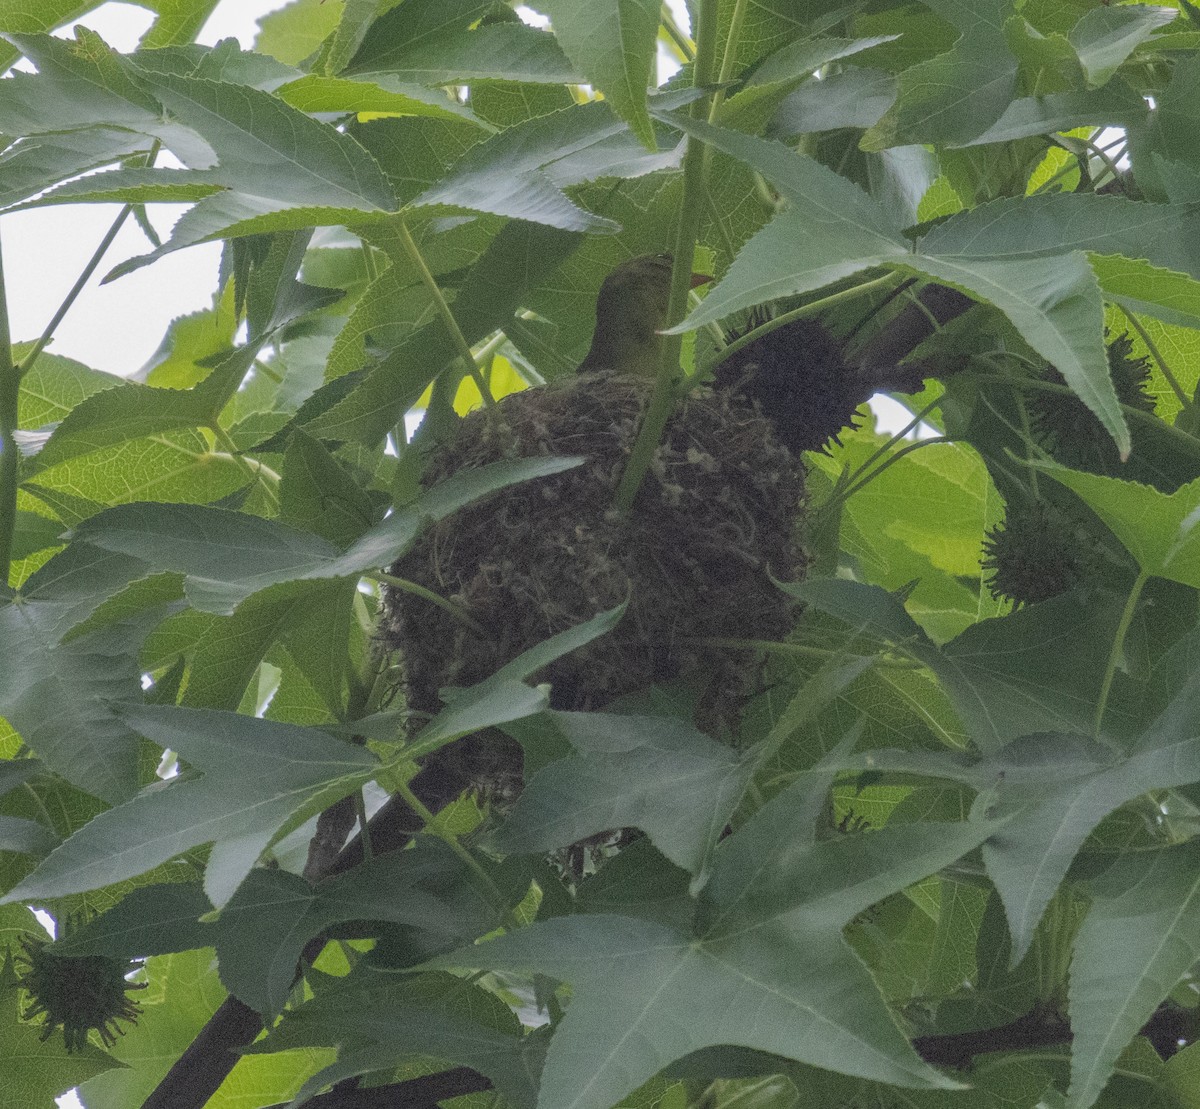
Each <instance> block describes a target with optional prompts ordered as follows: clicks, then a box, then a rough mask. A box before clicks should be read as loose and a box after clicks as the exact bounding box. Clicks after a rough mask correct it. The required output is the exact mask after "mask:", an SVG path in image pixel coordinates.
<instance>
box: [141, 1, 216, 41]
mask: <svg viewBox="0 0 1200 1109" xmlns="http://www.w3.org/2000/svg"><path fill="white" fill-rule="evenodd" d="M219 2H220V0H147V3H146V7H148V8H150V9H151V10H152V11H155V12H157V13H158V18H157V19H156V20H155V21H154V26H153V27H151V28H150V30H149V31H147V32H146V34H145V37H144V38H143V39H142V46H144V47H149V48H155V47H166V46H169V45H171V44H173V43H177V42H187V41H188V40H189V39H192V38H194V37H195V36H196V35H197V34H199V33H200V30H201V29H202V28H203V27H204V24H205V22H207V20H208V17H209V16H210V15H211V14H212V11H213V9H214V8H215V7H216V6H217V4H218V3H219Z"/></svg>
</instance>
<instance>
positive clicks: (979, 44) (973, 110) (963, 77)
mask: <svg viewBox="0 0 1200 1109" xmlns="http://www.w3.org/2000/svg"><path fill="white" fill-rule="evenodd" d="M929 7H931V8H932V9H933V10H934V11H935V12H937V14H938V15H940V16H942V17H943V18H944V19H946V20H948V21H949V22H951V23H953V24H954V25H955V26H956V27H957V28H958V29H959V30H960V31H962V32H963V35H962V37H961V38H960V39H959V40H958V41H957V42H956V43H955V44H954V47H953V49H951V50H950V51H948V52H947V53H945V54H940V55H938V56H937V57H936V58H931V59H930V60H928V61H925V62H920V63H918V64H917V65H914V66H910V67H909V68H908V69H906V70H905V71H904V72H903V73H902V74H901V75H900V82H899V94H898V95H897V97H896V102H895V104H893V105H892V107H891V108H889V109H888V111H887V113H886V114H885V115H884V116H883V118H882V119H881V120H880V121H879V122H878V123H876V124H875V125H874V126H873V127H872V128H871V129H870V130H869V131H868V132H867V133H866V134H865V135H864V136H863V139H862V147H863V149H864V150H886V149H887V148H888V147H891V146H901V145H903V144H905V143H914V142H921V143H928V142H939V141H940V142H946V143H957V142H963V141H965V140H967V139H970V138H973V137H974V136H975V135H978V134H980V133H981V132H983V131H985V130H987V128H988V127H990V126H991V125H992V124H993V123H995V122H996V120H997V119H999V118H1000V116H1001V115H1002V114H1003V112H1004V110H1005V109H1006V108H1007V107H1008V104H1009V102H1010V101H1011V100H1012V97H1013V93H1014V92H1015V91H1016V88H1017V69H1018V66H1017V59H1016V58H1015V57H1014V56H1013V54H1012V51H1011V50H1010V48H1009V44H1008V40H1007V36H1006V35H1005V31H1004V21H1005V19H1006V18H1007V17H1008V14H1009V12H1010V11H1011V8H1010V7H1009V5H1008V4H1006V3H1004V2H1003V0H966V2H957V0H931V2H930V3H929Z"/></svg>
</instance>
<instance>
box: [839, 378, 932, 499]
mask: <svg viewBox="0 0 1200 1109" xmlns="http://www.w3.org/2000/svg"><path fill="white" fill-rule="evenodd" d="M941 403H942V398H941V397H938V399H937V400H935V401H930V403H929V404H927V405H926V406H925V407H924V408H922V409H921V411H920V412H918V413H917V414H916V415H915V416H914V417H913V418H912V419H911V420H909V421H908V423H906V424H905V425H904V426H903V427H902V428H901V429H900V430H899V431H897V432H896V434H895V435H893V436H892V437H891V438H890V439H889V440H888V441H887V442H886V443H884V444H883V446H882V447H880V448H879V449H878V450H877V451H875V452H874V453H873V454H872V455H871V457H870V458H868V459H867V460H866V462H864V463H863V464H862V465H861V466H859V468H858V469H857V470H855V471H854V472H853V473H852V474H850V476H849V477H848V478H847V479H846V486H847V487H849V486H851V485H853V484H854V483H855V482H856V481H858V479H859V478H861V477H862V476H863V474H865V473H866V472H867V471H868V470H869V469H870V468H871V467H872V466H874V465H875V463H876V462H878V461H879V459H881V458H883V456H884V455H886V454H887V453H888V452H889V451H891V449H892V448H893V447H894V446H896V444H897V443H901V442H903V441H904V439H905V437H906V436H907V435H908V434H909V432H911V431H915V430H916V429H917V427H918V426H920V423H921V421H922V420H923V419H925V417H926V416H928V415H929V413H930V412H932V411H933V410H934V409H935V408H937V407H938V406H939V405H940V404H941ZM922 441H923V440H922ZM832 500H833V498H830V501H827V502H826V503H827V504H828V503H831V502H832ZM821 508H822V510H824V508H825V505H822V506H821Z"/></svg>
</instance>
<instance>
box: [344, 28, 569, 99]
mask: <svg viewBox="0 0 1200 1109" xmlns="http://www.w3.org/2000/svg"><path fill="white" fill-rule="evenodd" d="M410 18H411V17H410ZM385 19H386V17H385ZM383 22H384V20H380V23H383ZM345 73H346V75H347V76H350V75H353V76H354V77H355V78H356V79H362V78H364V77H366V78H370V79H371V80H378V79H379V78H380V77H381V76H384V75H388V74H394V75H395V76H396V77H397V78H399V79H400V80H401V81H406V82H414V83H418V84H422V85H450V84H462V83H466V82H470V81H478V80H480V79H486V78H492V79H497V80H504V81H527V82H530V83H531V84H550V85H578V84H581V83H582V81H581V79H580V77H579V73H578V72H577V71H576V70H575V69H574V68H572V66H571V63H570V62H568V61H567V59H566V56H565V55H564V54H563V52H562V50H561V49H560V48H559V45H558V43H557V42H556V41H555V38H554V36H553V35H551V34H548V33H547V32H545V31H539V30H537V29H536V28H533V27H527V26H526V25H525V24H523V23H492V24H486V25H483V26H479V27H476V28H475V29H474V30H471V31H466V32H464V31H461V30H459V29H458V28H450V29H447V30H446V31H443V32H441V33H435V34H433V35H430V36H429V37H428V38H423V39H419V40H414V41H411V42H407V43H406V42H403V41H398V42H397V43H396V45H395V46H394V47H393V48H392V49H389V50H387V51H386V52H385V53H382V54H379V53H370V52H365V51H364V52H360V54H359V56H358V57H356V58H355V59H354V60H353V61H352V62H351V63H350V65H349V66H348V67H347V68H346V70H345Z"/></svg>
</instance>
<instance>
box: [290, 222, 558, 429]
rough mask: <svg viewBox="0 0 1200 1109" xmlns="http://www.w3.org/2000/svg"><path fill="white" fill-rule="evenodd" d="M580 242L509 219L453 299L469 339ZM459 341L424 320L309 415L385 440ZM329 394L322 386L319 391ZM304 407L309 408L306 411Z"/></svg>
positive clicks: (492, 326)
mask: <svg viewBox="0 0 1200 1109" xmlns="http://www.w3.org/2000/svg"><path fill="white" fill-rule="evenodd" d="M578 245H579V236H578V235H577V234H575V233H574V232H568V231H560V230H558V229H556V228H552V227H544V226H541V225H539V224H534V223H527V222H524V221H519V220H517V221H513V222H511V223H508V224H506V225H505V227H504V230H503V231H501V232H500V234H499V235H498V236H497V237H496V239H495V241H494V242H493V243H492V245H491V246H489V247H488V249H487V250H486V251H485V252H484V253H483V255H482V256H481V257H480V258H479V259H478V260H477V261H476V262H475V264H474V265H473V266H472V268H471V271H470V274H469V275H468V277H467V279H466V281H465V283H464V285H463V288H462V291H461V292H460V293H459V295H458V297H457V298H456V300H455V302H454V318H455V320H456V321H457V323H458V326H459V328H460V329H461V331H462V333H463V335H464V337H465V338H466V340H467V342H468V343H477V342H479V340H480V339H482V338H484V336H486V335H488V334H490V333H491V332H492V331H494V330H496V329H497V328H499V327H503V326H504V325H505V324H506V323H507V322H508V320H509V319H510V318H511V316H512V315H513V313H514V312H515V311H516V310H517V308H518V307H521V306H522V305H523V303H524V302H525V300H526V299H527V297H528V294H529V291H530V290H531V289H533V288H536V287H537V286H538V285H540V284H541V283H542V282H543V281H545V280H546V279H547V278H548V277H549V276H550V274H552V273H553V272H554V271H555V270H556V269H557V268H558V266H559V264H560V263H561V262H562V260H563V259H564V258H565V257H566V256H568V255H569V254H570V253H571V252H572V251H573V250H575V248H576V247H577V246H578ZM456 353H457V347H456V346H455V344H454V343H453V341H452V340H451V338H450V336H449V334H448V333H447V331H446V328H445V326H444V325H443V324H442V322H441V321H440V320H438V321H434V322H433V323H431V324H429V325H427V326H426V327H423V328H421V330H419V331H417V332H416V333H415V334H413V335H412V336H411V337H410V338H409V339H408V340H407V341H406V342H405V343H404V344H403V345H402V346H401V347H399V348H397V349H396V350H395V351H394V352H392V353H391V354H390V355H388V357H387V358H385V359H384V361H383V362H381V363H380V364H379V365H378V366H376V367H375V368H374V369H372V370H371V371H370V372H369V373H368V374H367V376H366V378H365V380H364V381H362V382H361V383H359V384H358V385H357V386H356V387H355V388H354V389H353V391H352V392H350V394H349V395H348V396H345V395H344V394H345V393H346V388H345V385H344V383H345V381H346V379H345V378H344V377H343V378H339V379H338V380H337V381H334V382H331V383H330V385H329V386H327V387H326V388H328V389H330V390H331V393H330V399H334V398H336V401H335V403H333V404H332V405H331V406H330V407H328V408H327V409H325V410H320V409H318V412H319V414H318V415H314V416H312V417H310V418H308V419H305V420H302V421H301V422H302V424H303V426H304V428H305V430H306V431H308V432H309V434H311V435H315V436H317V437H318V438H321V439H342V440H346V439H352V440H354V441H355V442H360V443H366V444H368V445H374V444H377V443H379V442H381V441H382V440H383V438H384V436H385V435H387V434H388V433H389V432H390V431H391V430H392V429H393V428H394V427H395V426H396V424H397V422H398V421H399V420H400V419H401V418H402V417H403V415H404V413H405V412H406V411H408V409H409V408H411V407H412V406H413V405H414V404H415V403H416V402H417V400H419V399H420V396H421V394H422V393H423V392H424V391H425V386H426V385H428V384H429V382H430V380H431V378H432V377H434V376H435V375H436V374H437V373H439V372H440V371H441V370H442V369H443V368H444V367H445V366H446V364H447V363H448V362H450V361H451V359H453V358H454V357H455V354H456ZM318 399H319V400H321V401H324V399H325V398H324V397H322V396H321V394H320V393H318V394H317V395H316V397H315V398H314V406H315V402H316V400H318ZM301 415H304V413H301Z"/></svg>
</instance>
